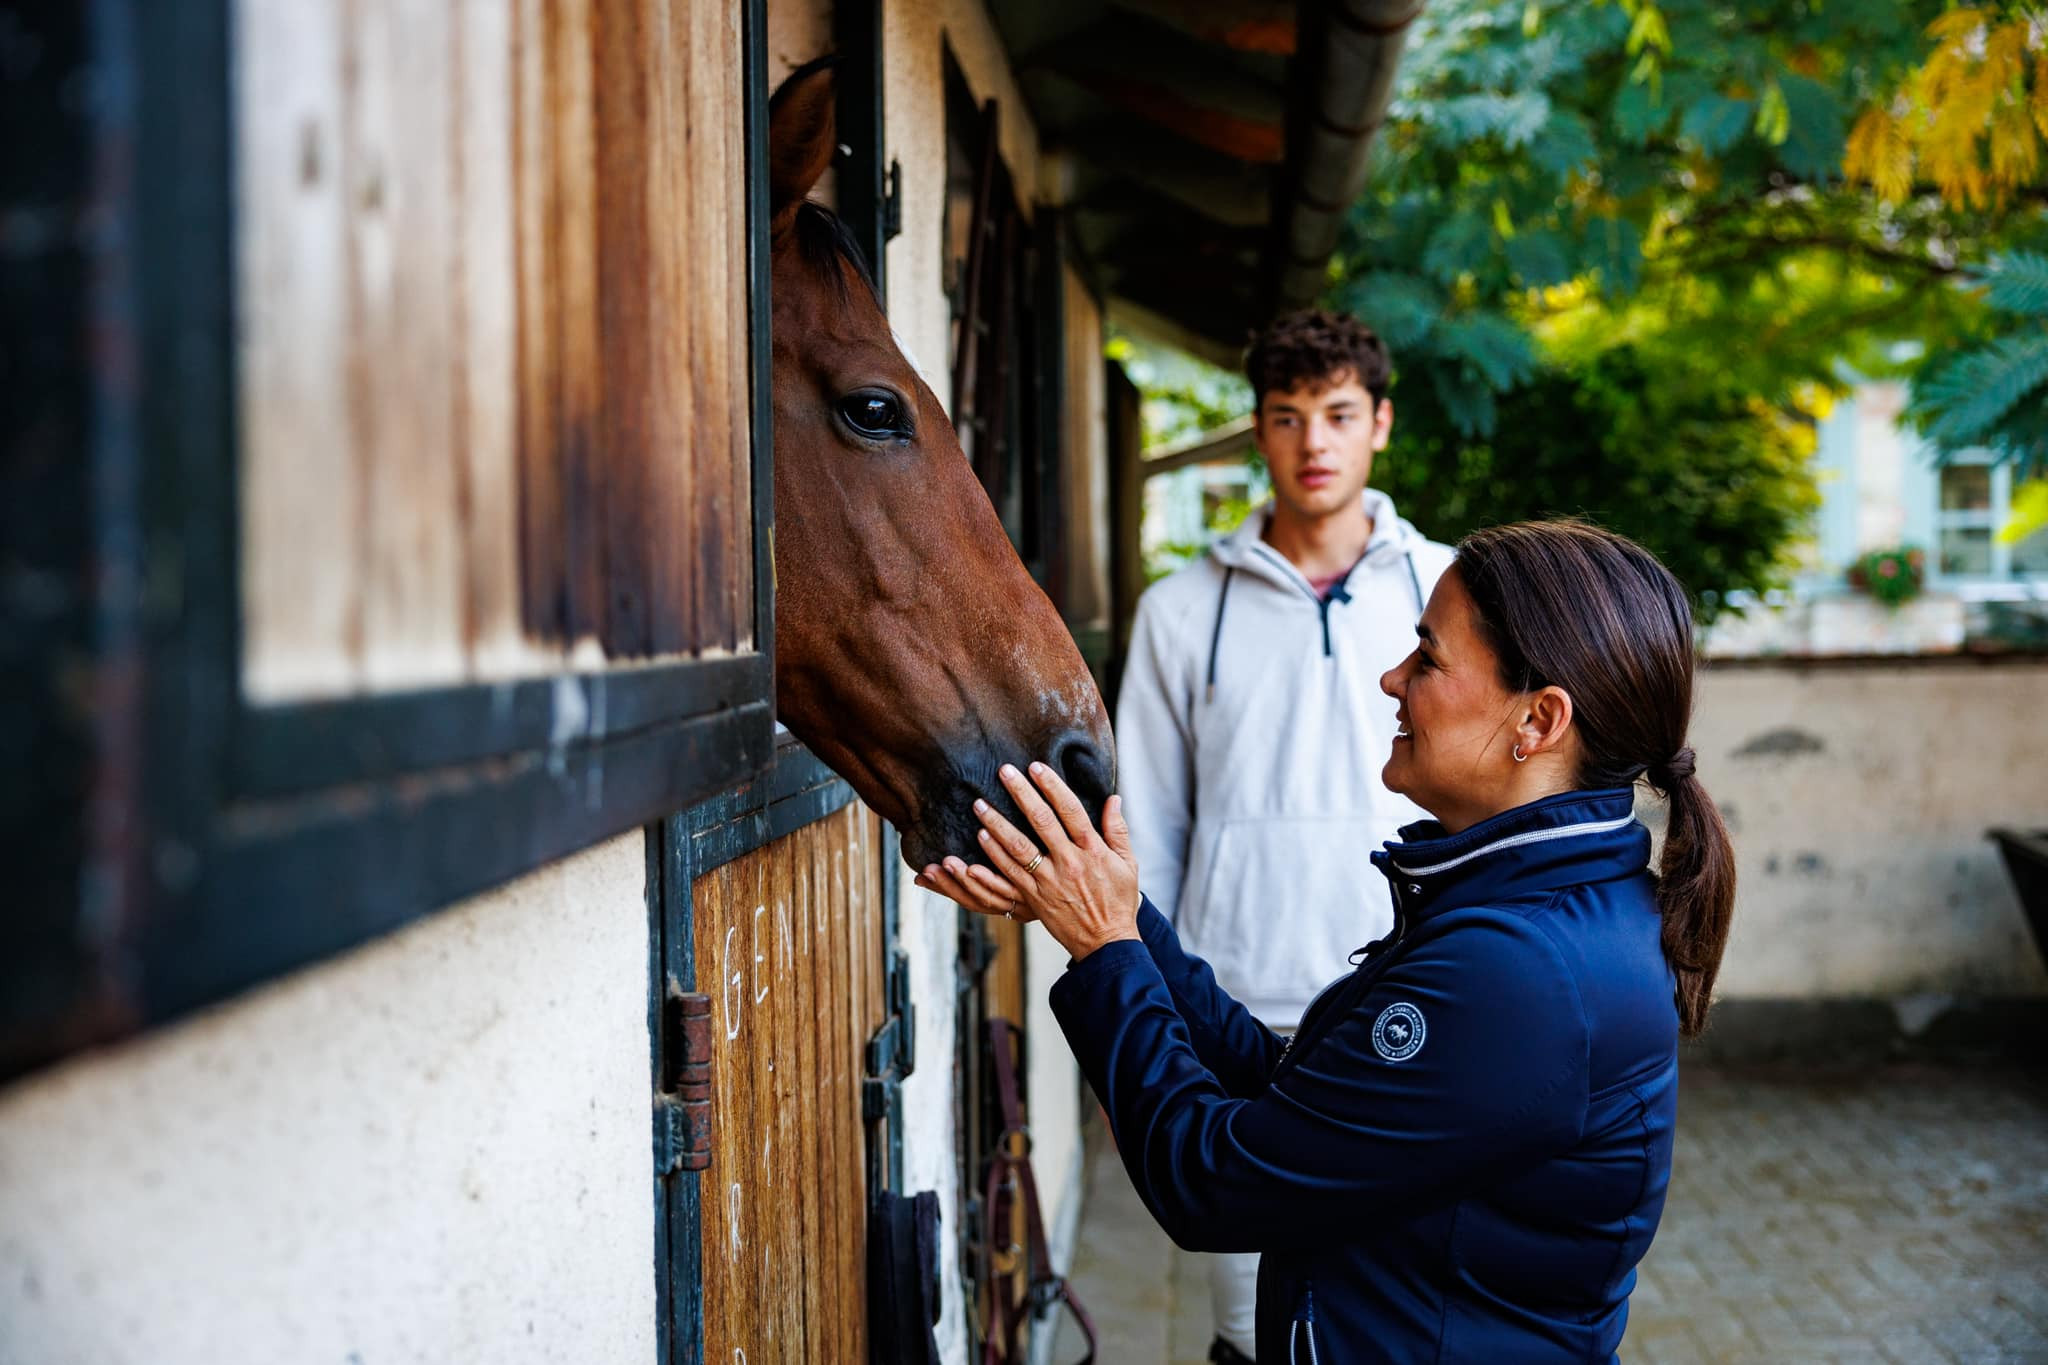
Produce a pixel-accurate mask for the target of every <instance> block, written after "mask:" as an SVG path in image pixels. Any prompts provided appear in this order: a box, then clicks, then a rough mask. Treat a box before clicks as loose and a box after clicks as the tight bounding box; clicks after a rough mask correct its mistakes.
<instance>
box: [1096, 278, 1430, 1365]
mask: <svg viewBox="0 0 2048 1365" xmlns="http://www.w3.org/2000/svg"><path fill="white" fill-rule="evenodd" d="M1245 369H1246V372H1247V373H1248V374H1249V376H1250V378H1251V382H1252V392H1253V395H1254V401H1255V403H1256V407H1255V409H1254V415H1253V419H1252V422H1253V425H1252V438H1253V441H1254V442H1255V444H1256V445H1257V446H1258V449H1259V453H1260V454H1261V455H1262V456H1264V457H1265V461H1266V467H1267V469H1268V471H1269V472H1270V473H1271V475H1272V480H1273V500H1272V502H1271V503H1269V504H1267V505H1266V506H1264V507H1261V508H1257V509H1255V510H1254V511H1253V512H1252V514H1251V515H1250V516H1249V517H1247V518H1246V519H1245V523H1244V525H1243V526H1242V527H1240V528H1239V529H1238V530H1236V531H1234V532H1232V533H1231V534H1229V535H1227V536H1224V537H1222V538H1221V539H1219V540H1218V541H1217V542H1216V543H1215V544H1214V545H1213V546H1211V547H1210V550H1209V553H1208V554H1207V555H1205V556H1203V557H1202V558H1201V559H1200V560H1198V561H1196V562H1195V563H1193V564H1190V565H1188V566H1187V567H1186V568H1184V569H1182V570H1180V571H1179V572H1178V573H1175V574H1173V575H1172V576H1171V577H1169V578H1166V579H1164V580H1162V581H1161V582H1159V583H1156V584H1154V585H1153V586H1152V588H1151V589H1150V590H1149V591H1147V592H1146V593H1145V595H1144V597H1143V598H1141V599H1140V600H1139V602H1138V616H1137V624H1136V628H1135V630H1134V632H1133V636H1132V643H1131V652H1130V658H1129V660H1128V662H1127V664H1126V666H1125V671H1124V678H1123V689H1122V695H1121V697H1120V699H1119V701H1118V704H1117V716H1116V735H1117V766H1118V769H1119V776H1120V788H1121V790H1122V792H1123V797H1124V810H1125V814H1126V818H1127V819H1128V820H1129V822H1130V827H1131V844H1132V847H1133V849H1134V850H1135V852H1136V854H1137V858H1138V874H1139V877H1140V878H1141V879H1142V881H1143V886H1144V890H1145V893H1146V894H1147V895H1148V896H1150V897H1151V898H1152V902H1153V904H1155V905H1157V906H1158V907H1159V909H1160V911H1161V912H1162V913H1163V914H1165V915H1166V916H1167V918H1169V919H1171V920H1173V921H1174V923H1175V925H1176V927H1177V928H1178V929H1179V932H1180V937H1181V942H1182V944H1183V945H1185V947H1186V948H1187V950H1188V951H1189V952H1190V953H1196V954H1199V955H1200V956H1202V957H1204V958H1206V959H1208V961H1209V964H1210V965H1211V966H1212V967H1213V968H1214V969H1215V972H1216V979H1217V982H1218V983H1219V984H1220V985H1221V986H1222V987H1223V988H1224V989H1225V990H1227V991H1229V992H1230V994H1232V995H1234V996H1236V997H1237V998H1238V999H1239V1000H1240V1001H1242V1002H1243V1003H1244V1004H1245V1006H1246V1007H1247V1008H1248V1009H1250V1010H1251V1011H1252V1012H1253V1013H1254V1014H1256V1015H1257V1016H1258V1017H1259V1018H1260V1019H1262V1020H1263V1021H1265V1023H1267V1024H1268V1025H1270V1026H1271V1027H1273V1028H1277V1029H1292V1028H1293V1027H1294V1025H1295V1024H1296V1023H1297V1022H1298V1021H1299V1020H1300V1018H1301V1015H1302V1011H1303V1010H1305V1009H1306V1008H1307V1007H1308V1004H1309V1002H1310V1000H1311V998H1312V997H1313V996H1314V995H1315V993H1316V992H1317V991H1318V990H1320V989H1321V988H1322V987H1323V986H1325V985H1327V984H1329V982H1330V981H1332V980H1333V979H1335V978H1336V977H1337V976H1339V975H1340V974H1342V973H1343V972H1344V971H1345V970H1346V968H1347V967H1348V966H1349V962H1348V960H1347V959H1348V957H1349V955H1350V953H1351V952H1352V951H1353V950H1354V949H1357V948H1359V947H1361V946H1363V945H1364V944H1366V943H1368V942H1370V941H1372V940H1373V939H1376V938H1379V937H1381V936H1382V935H1384V934H1386V933H1387V932H1388V930H1389V929H1390V928H1391V927H1392V925H1393V907H1392V905H1391V904H1390V902H1389V900H1388V893H1387V884H1386V879H1385V878H1384V877H1379V876H1376V875H1374V870H1373V868H1372V865H1371V864H1370V863H1369V862H1367V861H1366V859H1367V855H1368V854H1370V853H1371V852H1372V851H1373V850H1375V849H1377V848H1378V847H1379V846H1380V844H1381V842H1382V841H1384V840H1387V839H1391V838H1393V837H1394V833H1395V831H1396V830H1397V829H1398V828H1399V827H1400V826H1401V825H1403V824H1407V823H1409V822H1411V821H1415V820H1419V819H1422V818H1423V814H1422V811H1421V810H1420V809H1418V808H1417V807H1416V806H1414V805H1412V804H1411V803H1410V802H1408V801H1407V800H1406V799H1405V798H1403V797H1399V796H1396V795H1394V794H1393V793H1391V792H1389V791H1387V790H1386V789H1385V788H1384V787H1382V786H1381V785H1380V781H1379V775H1380V768H1381V765H1382V764H1384V763H1385V762H1386V758H1387V754H1388V752H1389V750H1390V748H1391V745H1392V741H1393V735H1394V702H1393V700H1392V699H1391V698H1389V697H1388V696H1387V695H1386V694H1385V693H1384V692H1382V691H1380V686H1379V678H1380V674H1382V673H1384V672H1385V671H1386V670H1388V669H1389V668H1392V667H1393V666H1394V665H1395V664H1397V663H1399V662H1400V661H1401V660H1402V659H1403V658H1405V657H1406V656H1407V655H1408V653H1409V651H1410V650H1411V649H1413V648H1414V646H1415V622H1416V620H1417V618H1418V617H1420V616H1421V615H1422V608H1423V604H1424V603H1425V602H1426V601H1427V600H1428V597H1429V592H1430V589H1431V588H1433V587H1434V586H1435V585H1436V579H1437V575H1438V574H1440V573H1442V572H1443V570H1444V567H1445V566H1446V565H1448V564H1449V563H1450V562H1451V551H1450V548H1449V547H1448V546H1444V545H1439V544H1437V543H1436V542H1434V541H1431V540H1428V539H1425V538H1424V537H1423V536H1422V534H1421V533H1420V532H1418V531H1417V530H1416V529H1415V528H1414V527H1413V526H1410V525H1409V524H1408V523H1407V522H1405V521H1402V520H1401V519H1400V518H1399V517H1398V516H1396V515H1395V513H1394V505H1393V503H1392V502H1391V501H1390V500H1389V499H1388V498H1387V496H1386V495H1385V494H1384V493H1380V492H1377V491H1375V490H1373V489H1370V488H1367V487H1366V481H1367V480H1368V479H1369V478H1370V477H1371V475H1372V459H1373V456H1374V455H1375V454H1376V453H1378V452H1379V451H1381V450H1384V449H1385V448H1386V445H1387V437H1388V435H1389V433H1390V432H1391V431H1392V429H1393V422H1394V409H1393V404H1392V403H1390V402H1389V401H1388V400H1387V383H1388V379H1389V377H1390V372H1391V364H1390V362H1389V360H1388V356H1387V348H1386V346H1385V344H1384V343H1383V342H1381V341H1380V339H1379V338H1378V337H1377V336H1375V335H1374V334H1373V333H1372V331H1371V330H1370V329H1369V328H1367V327H1365V326H1364V325H1363V324H1361V323H1360V322H1358V321H1357V320H1356V319H1353V318H1348V317H1338V316H1336V315H1334V314H1331V313H1327V312H1322V311H1319V310H1318V311H1308V312H1301V313H1294V314H1291V315H1289V316H1287V317H1283V318H1281V319H1279V320H1278V321H1276V322H1275V323H1273V324H1272V326H1270V327H1269V328H1267V329H1266V331H1265V332H1264V333H1263V334H1262V335H1260V336H1259V337H1258V338H1257V339H1256V340H1255V341H1254V342H1253V344H1252V348H1251V351H1250V354H1249V355H1248V356H1247V357H1246V360H1245ZM1283 887H1284V888H1286V898H1285V901H1284V903H1282V902H1280V901H1276V900H1275V895H1276V893H1277V890H1278V888H1283ZM1257 1276H1258V1257H1257V1256H1256V1255H1242V1256H1217V1257H1214V1258H1213V1264H1212V1267H1211V1275H1210V1282H1211V1287H1212V1294H1213V1300H1214V1305H1215V1314H1216V1341H1215V1344H1214V1345H1213V1346H1212V1347H1211V1348H1210V1355H1209V1358H1210V1360H1212V1361H1220V1362H1225V1363H1226V1365H1235V1363H1236V1362H1240V1361H1247V1360H1249V1359H1250V1358H1251V1354H1252V1349H1253V1343H1252V1336H1253V1316H1252V1315H1253V1307H1254V1304H1255V1302H1256V1299H1257Z"/></svg>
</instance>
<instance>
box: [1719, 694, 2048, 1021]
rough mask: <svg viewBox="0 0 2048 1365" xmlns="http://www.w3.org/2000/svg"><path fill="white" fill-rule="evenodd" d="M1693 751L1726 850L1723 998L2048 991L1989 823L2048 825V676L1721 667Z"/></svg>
mask: <svg viewBox="0 0 2048 1365" xmlns="http://www.w3.org/2000/svg"><path fill="white" fill-rule="evenodd" d="M1693 748H1694V749H1695V750H1696V751H1697V752H1698V754H1699V774H1700V779H1701V781H1702V782H1704V783H1705V784H1706V786H1707V789H1708V790H1709V791H1710V792H1711V793H1713V795H1714V798H1715V800H1716V801H1717V802H1719V803H1720V805H1721V807H1722V810H1723V813H1724V815H1725V816H1726V818H1727V821H1728V824H1729V827H1730V831H1731V835H1732V838H1733V840H1734V843H1735V849H1736V858H1737V863H1738V877H1739V890H1738V897H1737V902H1736V912H1735V925H1734V930H1733V934H1732V936H1731V938H1730V940H1729V945H1728V955H1727V958H1726V960H1725V962H1724V963H1723V966H1722V970H1721V979H1720V985H1719V994H1720V996H1721V997H1722V998H1723V999H1736V998H1741V997H1755V998H1779V999H1802V1000H1810V999H1826V998H1852V997H1884V998H1898V997H1904V996H1912V995H1955V996H2015V995H2028V996H2031V995H2041V994H2048V975H2044V973H2043V972H2042V968H2041V962H2040V957H2039V954H2037V953H2036V952H2035V950H2034V945H2033V942H2032V941H2031V939H2030V937H2029V935H2028V931H2027V926H2026V922H2025V920H2024V919H2023V917H2022V915H2021V911H2020V907H2019V902H2018V898H2017V897H2016V896H2015V895H2014V893H2013V889H2012V884H2011V883H2010V882H2009V881H2008V880H2007V878H2006V874H2005V870H2004V868H2003V866H2002V865H2001V863H2000V861H1999V857H1998V853H1997V850H1996V848H1995V847H1994V846H1993V845H1992V844H1991V843H1989V842H1988V841H1987V840H1986V839H1985V837H1984V831H1985V830H1986V828H1988V827H1990V826H1993V825H2016V826H2023V827H2033V828H2048V660H2030V661H2024V662H2011V663H1995V664H1993V663H1982V662H1978V661H1974V660H1966V659H1965V660H1948V661H1933V660H1930V661H1921V662H1914V663H1899V664H1890V663H1881V664H1880V663H1861V664H1854V663H1837V664H1775V665H1743V666H1735V665H1720V666H1714V667H1710V668H1708V669H1707V670H1706V671H1705V672H1704V673H1703V674H1702V675H1701V680H1700V683H1699V693H1698V697H1697V707H1696V713H1695V716H1694V720H1693Z"/></svg>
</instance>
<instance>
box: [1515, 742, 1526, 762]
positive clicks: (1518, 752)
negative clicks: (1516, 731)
mask: <svg viewBox="0 0 2048 1365" xmlns="http://www.w3.org/2000/svg"><path fill="white" fill-rule="evenodd" d="M1528 761H1529V755H1527V754H1525V753H1523V752H1522V746H1521V745H1519V744H1517V745H1516V746H1515V762H1517V763H1527V762H1528Z"/></svg>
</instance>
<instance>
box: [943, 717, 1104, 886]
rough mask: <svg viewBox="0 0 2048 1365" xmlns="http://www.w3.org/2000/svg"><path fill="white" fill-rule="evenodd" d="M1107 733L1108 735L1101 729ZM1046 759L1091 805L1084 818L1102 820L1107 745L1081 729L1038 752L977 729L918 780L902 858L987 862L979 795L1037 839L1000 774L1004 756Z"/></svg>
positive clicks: (1022, 762) (1018, 760) (1017, 760)
mask: <svg viewBox="0 0 2048 1365" xmlns="http://www.w3.org/2000/svg"><path fill="white" fill-rule="evenodd" d="M1105 738H1106V735H1105ZM1034 761H1038V762H1044V763H1046V764H1048V765H1049V766H1050V767H1051V768H1052V769H1053V771H1054V772H1056V773H1058V774H1059V775H1060V778H1061V780H1062V781H1064V782H1065V783H1066V784H1067V786H1068V787H1070V788H1072V789H1073V792H1074V795H1076V796H1078V797H1079V798H1080V799H1081V804H1082V805H1083V806H1084V807H1085V808H1086V809H1087V811H1088V823H1089V824H1091V825H1093V826H1094V827H1095V828H1096V829H1098V830H1099V829H1101V828H1102V807H1103V804H1104V803H1105V802H1107V801H1108V800H1109V797H1110V794H1111V793H1112V792H1113V791H1115V790H1116V760H1115V757H1114V754H1113V753H1112V752H1111V750H1110V749H1109V747H1108V745H1107V744H1106V743H1104V742H1103V741H1102V740H1098V739H1097V737H1096V736H1095V735H1093V734H1091V733H1090V732H1088V731H1086V730H1081V729H1069V730H1063V731H1061V732H1059V733H1057V734H1055V735H1053V736H1052V737H1051V739H1050V741H1049V742H1048V743H1046V744H1045V746H1044V747H1043V748H1042V749H1040V750H1038V751H1037V752H1025V751H1024V749H1023V748H1022V747H1019V748H1017V749H1015V750H1013V751H1012V750H1008V747H1007V746H1003V747H1000V748H999V747H998V746H996V745H994V744H991V743H989V742H988V741H987V740H986V739H985V738H983V737H981V736H976V738H975V740H974V741H973V742H972V743H968V744H962V745H960V746H957V747H954V746H949V747H948V748H947V750H946V751H945V753H944V754H943V755H941V756H940V757H939V759H938V760H937V761H936V762H934V763H933V764H932V765H930V766H929V767H928V768H927V770H926V773H925V776H924V779H923V780H922V781H921V782H920V783H919V784H918V785H919V796H920V806H921V809H920V810H919V812H918V815H917V817H916V818H915V819H913V820H912V821H911V822H910V823H909V824H908V825H907V826H906V827H905V828H904V830H903V860H904V862H906V863H907V864H909V865H910V866H911V867H913V868H919V869H922V868H924V867H926V866H929V865H930V864H932V863H936V862H938V861H940V860H941V859H943V858H945V857H946V856H948V855H952V856H955V857H958V858H960V859H962V860H964V861H966V862H969V863H981V864H984V865H986V864H987V862H988V859H987V858H985V857H983V856H982V852H981V840H980V839H979V837H978V834H979V831H980V830H981V827H982V826H981V821H980V819H979V818H977V817H976V816H975V814H974V803H975V801H976V799H977V798H978V799H980V800H984V801H987V802H988V803H989V804H990V805H991V806H993V807H995V808H996V810H997V811H998V812H999V813H1001V815H1002V817H1003V818H1004V819H1005V820H1008V821H1009V822H1010V823H1011V824H1012V825H1015V826H1016V827H1017V828H1018V829H1020V830H1022V831H1023V832H1024V833H1025V834H1026V835H1029V836H1030V837H1031V839H1032V841H1033V842H1034V843H1038V842H1041V841H1040V840H1039V839H1038V837H1037V835H1036V833H1035V832H1034V831H1033V830H1032V828H1031V824H1030V822H1029V821H1028V820H1026V819H1025V818H1024V814H1023V812H1022V811H1020V810H1019V809H1018V808H1017V803H1016V802H1015V801H1012V800H1011V799H1010V794H1009V792H1008V791H1006V790H1005V789H1004V787H1003V784H1002V780H1001V779H1000V777H998V775H997V774H998V773H999V772H1000V771H1001V769H1002V766H1003V765H1004V764H1005V763H1009V764H1014V765H1015V766H1016V767H1018V768H1020V769H1023V768H1026V767H1028V766H1029V765H1030V764H1031V763H1032V762H1034Z"/></svg>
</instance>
